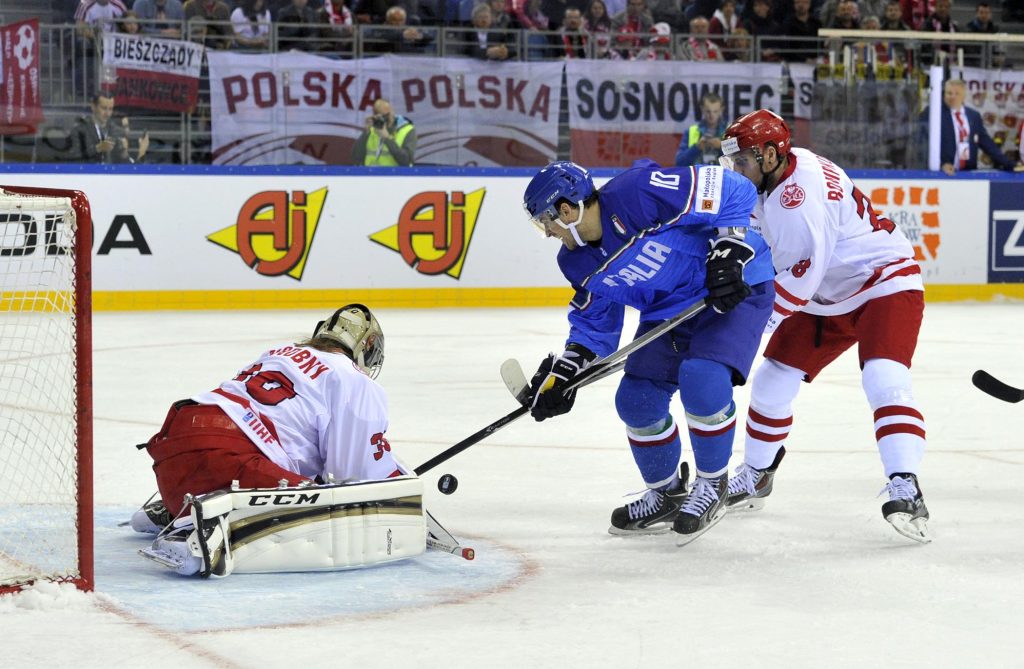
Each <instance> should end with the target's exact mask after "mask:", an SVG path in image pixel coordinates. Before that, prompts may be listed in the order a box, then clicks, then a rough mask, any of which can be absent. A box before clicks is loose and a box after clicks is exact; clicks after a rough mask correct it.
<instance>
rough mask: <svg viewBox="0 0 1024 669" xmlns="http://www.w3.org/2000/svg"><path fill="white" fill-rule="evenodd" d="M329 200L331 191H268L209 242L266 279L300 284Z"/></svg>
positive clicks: (245, 205) (242, 209)
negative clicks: (288, 279)
mask: <svg viewBox="0 0 1024 669" xmlns="http://www.w3.org/2000/svg"><path fill="white" fill-rule="evenodd" d="M326 200H327V188H321V189H320V190H316V191H313V192H312V193H306V191H301V190H296V191H292V192H291V197H289V193H288V192H287V191H283V190H273V191H271V190H268V191H263V192H261V193H257V194H255V195H253V196H252V197H250V198H249V199H248V200H246V201H245V204H243V205H242V208H241V210H239V212H238V219H237V220H236V222H235V225H231V226H228V227H226V228H224V229H223V230H218V231H217V232H214V233H213V234H210V235H208V236H207V237H206V238H207V239H208V240H209V241H211V242H213V243H214V244H216V245H218V246H223V247H224V248H226V249H228V250H229V251H234V252H235V253H237V254H238V255H240V256H241V257H242V261H243V262H244V263H245V264H246V266H247V267H251V268H252V269H254V270H256V272H257V273H259V274H262V275H264V276H281V275H287V276H290V277H291V278H293V279H295V280H296V281H299V280H301V279H302V272H303V271H304V270H305V269H306V259H307V258H308V257H309V249H310V247H311V246H312V244H313V235H314V233H316V226H317V225H318V224H319V223H320V214H322V213H323V210H324V202H325V201H326Z"/></svg>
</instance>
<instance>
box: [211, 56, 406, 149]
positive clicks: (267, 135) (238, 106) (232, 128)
mask: <svg viewBox="0 0 1024 669" xmlns="http://www.w3.org/2000/svg"><path fill="white" fill-rule="evenodd" d="M207 60H208V62H209V64H210V112H211V115H212V117H213V162H214V164H216V165H296V164H306V165H324V164H326V165H348V164H349V162H350V155H351V152H352V144H353V143H354V142H355V139H356V137H358V136H359V133H360V132H362V130H363V123H364V121H365V119H366V117H367V116H369V115H370V114H372V113H373V112H372V111H371V108H372V105H373V101H374V100H376V99H377V98H379V97H383V98H386V99H389V100H390V99H391V81H390V71H391V69H390V67H389V64H388V61H387V60H386V59H384V58H366V59H360V60H345V61H342V60H333V59H330V58H324V57H322V56H313V55H310V54H307V53H301V52H297V51H292V52H289V53H278V54H239V53H230V52H225V51H210V52H209V53H208V54H207ZM395 112H396V113H401V112H402V110H401V109H400V108H398V107H397V106H396V109H395Z"/></svg>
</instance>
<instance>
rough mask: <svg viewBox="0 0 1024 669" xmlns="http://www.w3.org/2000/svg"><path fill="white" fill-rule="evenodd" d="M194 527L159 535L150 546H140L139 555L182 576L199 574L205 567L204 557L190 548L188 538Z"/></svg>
mask: <svg viewBox="0 0 1024 669" xmlns="http://www.w3.org/2000/svg"><path fill="white" fill-rule="evenodd" d="M193 529H194V528H192V527H191V526H187V527H183V528H179V529H176V530H174V531H172V532H170V533H168V534H165V535H163V536H160V537H157V538H156V539H155V540H154V541H153V543H152V545H150V546H149V547H148V548H140V549H139V555H141V556H142V557H144V558H147V559H149V560H152V561H153V562H156V563H157V564H159V565H162V566H164V567H167V568H168V569H171V570H173V571H175V572H177V573H178V574H181V575H182V576H192V575H193V574H198V573H199V571H200V570H201V569H202V568H203V559H202V558H200V557H197V556H196V555H194V554H193V552H192V549H190V548H189V544H188V539H189V535H191V534H192V532H193Z"/></svg>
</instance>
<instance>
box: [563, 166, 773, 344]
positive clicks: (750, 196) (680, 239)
mask: <svg viewBox="0 0 1024 669" xmlns="http://www.w3.org/2000/svg"><path fill="white" fill-rule="evenodd" d="M756 201H757V190H756V189H755V188H754V185H753V184H752V183H751V182H750V181H749V180H748V179H746V178H745V177H743V176H742V175H740V174H737V173H735V172H732V171H730V170H726V169H724V168H722V167H718V166H709V165H697V166H693V167H661V166H660V165H658V164H657V163H655V162H654V161H652V160H638V161H636V162H635V163H633V165H632V166H631V167H630V168H629V169H628V170H626V171H625V172H623V173H621V174H619V175H617V176H616V177H614V178H613V179H612V180H611V181H609V182H608V183H606V184H605V185H604V186H602V187H601V188H600V190H599V191H598V202H599V204H600V207H601V227H602V236H601V240H600V242H593V243H591V244H588V245H586V246H582V247H579V248H576V249H574V250H572V251H570V250H569V249H568V248H566V247H564V246H563V247H562V249H561V250H560V251H559V254H558V266H559V268H561V270H562V274H563V275H565V278H567V279H568V280H569V282H570V283H571V284H572V286H573V288H574V289H575V290H576V294H575V296H574V297H573V300H572V302H571V303H570V306H569V324H570V326H571V327H570V332H569V339H568V341H570V342H576V343H578V344H582V345H584V346H586V347H587V348H589V349H590V350H591V351H593V352H594V353H596V354H598V355H599V356H605V355H608V354H609V353H611V352H613V351H615V349H616V348H617V347H618V344H619V338H620V336H621V332H622V321H623V311H624V305H629V306H631V307H634V308H636V309H638V310H639V311H640V320H641V321H651V320H664V319H666V318H671V317H672V316H675V315H676V314H678V313H679V312H681V311H683V309H685V308H686V307H688V306H689V305H691V304H693V303H694V302H696V301H697V300H699V299H702V298H703V297H705V296H706V295H707V290H706V289H705V288H704V279H705V275H706V270H705V259H706V257H707V253H708V250H709V248H710V243H709V242H710V240H711V239H713V238H714V237H716V236H717V230H716V228H720V227H741V228H746V243H747V244H749V245H750V246H751V247H752V248H753V249H754V252H755V256H754V258H753V259H752V260H751V261H750V262H749V263H748V264H747V266H746V267H745V268H744V272H743V277H744V279H745V280H746V282H747V283H748V284H750V285H755V284H758V283H761V282H763V281H770V280H772V279H773V278H774V276H775V271H774V269H773V268H772V261H771V255H770V253H769V251H768V245H767V244H766V243H765V241H764V239H763V238H762V237H761V236H760V235H758V234H757V233H756V232H754V231H753V230H752V229H750V228H749V225H750V212H751V211H752V210H753V208H754V204H755V203H756Z"/></svg>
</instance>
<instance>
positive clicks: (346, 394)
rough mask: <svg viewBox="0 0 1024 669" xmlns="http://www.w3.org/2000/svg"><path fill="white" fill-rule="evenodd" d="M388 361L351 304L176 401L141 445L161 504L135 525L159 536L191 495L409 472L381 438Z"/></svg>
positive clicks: (374, 327) (362, 312)
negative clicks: (306, 334)
mask: <svg viewBox="0 0 1024 669" xmlns="http://www.w3.org/2000/svg"><path fill="white" fill-rule="evenodd" d="M383 361H384V334H383V332H382V331H381V329H380V324H379V323H378V322H377V319H376V318H375V317H374V316H373V314H372V313H370V310H369V309H367V308H366V307H365V306H363V305H361V304H350V305H346V306H344V307H342V308H341V309H338V310H337V311H336V312H334V314H332V315H331V316H330V318H328V319H327V320H325V321H320V322H319V323H318V324H317V326H316V328H315V330H314V332H313V335H312V337H310V338H309V339H307V340H305V341H302V342H299V343H297V344H282V345H280V346H275V347H273V348H271V349H269V350H267V351H266V352H264V353H263V354H262V355H260V356H259V357H258V358H257V359H256V360H255V361H254V362H253V363H251V364H249V365H247V366H246V367H245V368H243V369H242V370H241V371H240V372H239V373H238V374H237V375H236V376H235V377H234V378H232V379H230V380H228V381H225V382H223V383H221V384H220V386H219V387H217V388H215V389H213V390H211V391H209V392H204V393H200V394H198V395H195V396H193V397H192V398H191V399H188V400H182V401H180V402H176V403H175V404H174V405H173V406H172V407H171V409H170V411H169V412H168V414H167V418H166V420H165V421H164V424H163V427H162V428H161V429H160V431H159V432H158V433H157V434H155V435H154V436H153V437H152V439H150V440H149V442H148V443H147V444H146V445H145V448H146V450H147V451H148V452H149V454H150V456H152V458H153V460H154V464H153V471H154V472H155V473H156V479H157V487H158V488H159V490H160V496H161V498H162V501H163V503H162V504H161V503H160V502H155V503H153V504H148V505H147V506H146V507H145V508H144V509H140V510H139V511H137V512H136V514H135V516H133V518H132V522H131V524H132V527H133V528H134V529H136V530H138V531H142V532H159V531H160V529H161V528H162V527H164V526H165V525H166V524H167V523H168V522H170V519H171V518H172V517H174V516H176V515H178V514H179V512H181V511H182V507H183V504H184V503H183V499H184V496H185V494H186V493H188V494H192V495H200V494H203V493H208V492H212V491H215V490H219V489H224V488H228V487H229V486H231V484H232V481H237V482H238V485H239V486H240V487H242V488H263V487H275V486H277V485H279V483H280V482H281V481H286V482H287V484H288V485H290V486H294V485H300V484H302V483H303V482H305V481H316V482H321V483H322V482H328V481H330V480H332V479H333V480H336V481H339V482H340V481H343V480H351V479H354V480H361V481H369V480H382V479H386V478H390V477H394V476H400V475H402V474H405V473H407V472H406V471H405V470H404V469H403V468H402V467H401V466H400V465H399V464H398V462H396V460H395V459H394V457H393V456H392V454H391V446H390V445H389V444H388V441H387V439H386V438H385V436H384V432H385V431H386V430H387V427H388V417H387V397H386V396H385V394H384V390H383V388H381V387H380V386H379V385H378V384H377V382H376V381H374V380H373V378H374V377H375V376H376V375H377V373H378V372H379V371H380V367H381V364H382V363H383ZM164 507H166V508H164Z"/></svg>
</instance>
